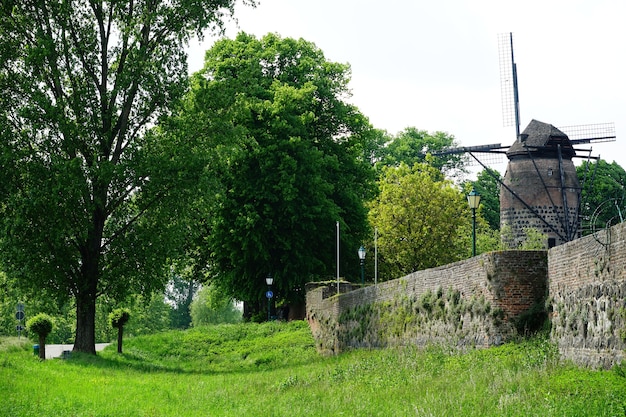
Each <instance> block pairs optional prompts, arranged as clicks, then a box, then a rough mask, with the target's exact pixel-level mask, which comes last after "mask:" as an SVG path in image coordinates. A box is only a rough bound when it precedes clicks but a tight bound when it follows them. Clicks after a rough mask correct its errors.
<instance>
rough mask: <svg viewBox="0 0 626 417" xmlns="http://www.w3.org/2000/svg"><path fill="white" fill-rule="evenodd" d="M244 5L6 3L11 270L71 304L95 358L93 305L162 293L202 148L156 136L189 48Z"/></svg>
mask: <svg viewBox="0 0 626 417" xmlns="http://www.w3.org/2000/svg"><path fill="white" fill-rule="evenodd" d="M233 4H234V0H211V1H209V0H177V1H159V0H155V1H149V2H148V1H137V2H132V1H131V2H125V1H108V2H106V1H90V2H83V1H72V0H68V1H64V2H58V1H53V0H24V1H12V0H5V1H3V3H2V11H1V15H0V56H1V57H2V59H0V109H2V110H1V112H0V135H2V140H1V141H0V146H1V147H2V148H1V149H0V156H1V158H0V163H1V164H2V165H1V166H0V184H2V186H0V191H2V192H3V194H2V195H0V198H1V199H2V200H1V201H0V222H2V230H3V234H2V237H1V239H0V257H1V258H2V259H1V261H2V263H3V267H4V268H5V271H6V272H7V273H8V274H10V275H12V276H15V277H19V278H20V279H19V282H20V283H23V284H24V285H25V286H28V287H30V289H31V290H33V291H36V290H38V289H41V288H45V289H46V290H47V291H50V292H51V293H53V294H54V295H55V296H56V297H58V298H59V299H65V298H67V297H70V296H71V297H74V298H75V302H76V317H77V319H76V340H75V344H74V350H77V351H82V352H88V353H93V354H95V340H94V338H95V330H94V328H95V325H94V322H95V312H96V299H97V298H98V296H99V295H101V294H105V293H106V294H109V295H110V296H111V297H112V298H118V299H119V298H123V297H124V296H125V295H126V294H127V293H129V292H133V291H144V292H149V291H151V290H152V289H157V288H158V289H162V287H163V286H164V284H165V280H166V277H167V274H166V271H165V268H164V264H165V263H166V262H167V261H168V259H170V258H175V257H176V249H177V248H179V247H180V246H181V244H182V241H183V240H184V239H183V238H182V232H181V231H182V230H183V229H185V225H183V224H182V222H183V221H184V220H185V217H184V207H185V204H186V202H187V201H188V200H190V199H192V198H194V196H195V195H196V194H197V191H198V190H197V188H196V187H198V185H197V184H198V183H199V179H198V178H199V176H200V175H201V171H198V170H197V169H196V168H201V166H202V164H195V159H194V158H193V157H192V156H190V155H191V153H192V152H193V149H197V148H198V146H197V144H193V143H191V142H190V141H191V139H192V138H186V142H176V141H175V140H174V139H172V142H171V143H161V142H159V141H158V140H157V139H161V137H160V136H158V135H152V136H150V135H146V132H147V129H148V128H149V127H150V126H152V125H154V123H155V122H157V120H158V119H159V118H160V117H161V116H164V115H166V114H168V113H169V112H170V111H171V109H172V108H173V107H174V105H175V104H176V103H177V101H178V100H179V98H180V97H181V96H182V95H183V94H184V92H185V90H186V86H187V82H188V74H187V65H186V56H185V53H184V45H185V44H186V43H187V41H188V40H189V39H190V37H191V36H192V35H194V34H196V35H201V34H202V32H203V31H204V30H205V29H207V28H209V29H219V28H221V26H222V19H223V18H224V16H225V14H228V13H232V11H233Z"/></svg>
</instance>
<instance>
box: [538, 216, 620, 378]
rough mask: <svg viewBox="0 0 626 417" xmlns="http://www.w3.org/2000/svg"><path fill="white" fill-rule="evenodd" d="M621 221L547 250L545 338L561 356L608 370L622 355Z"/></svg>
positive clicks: (581, 363)
mask: <svg viewBox="0 0 626 417" xmlns="http://www.w3.org/2000/svg"><path fill="white" fill-rule="evenodd" d="M625 268H626V224H624V223H622V224H620V225H617V226H614V227H613V228H611V229H607V230H604V231H601V232H599V233H596V234H595V235H592V236H586V237H583V238H581V239H577V240H575V241H572V242H569V243H567V244H564V245H561V246H557V247H555V248H552V249H550V252H549V257H548V274H549V293H550V297H549V301H550V303H549V304H550V310H551V316H552V333H551V337H552V339H553V340H554V341H556V343H557V344H558V346H559V351H560V352H561V355H562V357H563V358H566V359H571V360H572V361H574V362H575V363H577V364H580V365H585V366H591V367H604V368H608V367H610V366H612V365H613V364H615V363H618V362H621V361H622V359H623V358H624V349H626V344H625V343H624V339H625V337H626V333H625V332H624V321H625V320H624V316H625V312H626V309H625V307H626V304H625V300H626V281H625V279H626V272H625Z"/></svg>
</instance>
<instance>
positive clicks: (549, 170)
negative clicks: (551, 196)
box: [548, 168, 552, 177]
mask: <svg viewBox="0 0 626 417" xmlns="http://www.w3.org/2000/svg"><path fill="white" fill-rule="evenodd" d="M551 176H552V168H548V177H551Z"/></svg>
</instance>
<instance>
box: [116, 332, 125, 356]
mask: <svg viewBox="0 0 626 417" xmlns="http://www.w3.org/2000/svg"><path fill="white" fill-rule="evenodd" d="M123 334H124V326H120V327H118V328H117V353H122V335H123Z"/></svg>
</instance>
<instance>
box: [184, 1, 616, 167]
mask: <svg viewBox="0 0 626 417" xmlns="http://www.w3.org/2000/svg"><path fill="white" fill-rule="evenodd" d="M235 18H236V19H237V20H238V23H237V24H235V23H234V22H229V23H228V25H227V30H226V34H225V36H226V37H228V38H234V37H235V36H236V34H237V33H238V32H240V31H243V32H247V33H249V34H253V35H255V36H257V37H259V38H260V37H262V36H264V35H265V34H267V33H270V32H272V33H277V34H279V35H280V36H282V37H291V38H297V39H298V38H303V39H305V40H307V41H310V42H313V43H314V44H315V45H316V46H317V47H318V48H320V49H321V50H322V51H323V53H324V55H325V57H326V59H327V60H329V61H333V62H341V63H348V64H350V66H351V71H352V79H351V82H350V88H351V90H352V97H351V99H350V101H351V102H352V103H353V104H355V105H356V106H357V107H358V108H359V109H360V111H361V112H362V113H363V114H364V115H365V116H367V117H368V118H369V120H370V122H371V124H372V125H373V126H374V127H375V128H377V129H384V130H386V131H388V132H389V133H391V134H396V133H398V132H400V131H402V130H404V129H405V128H407V127H416V128H418V129H420V130H427V131H429V132H435V131H443V132H447V133H449V134H451V135H454V137H455V138H456V140H457V142H458V143H459V144H460V145H461V146H476V145H484V144H494V143H501V144H502V145H505V146H508V145H511V144H512V143H513V142H514V140H515V128H514V127H513V126H504V125H503V111H502V101H501V91H500V69H499V68H500V62H499V46H498V36H499V35H500V34H503V33H505V34H506V33H509V32H511V33H513V43H514V48H513V49H514V54H515V62H516V65H517V73H518V85H519V101H520V125H521V130H524V128H525V127H526V126H527V125H528V123H529V122H530V121H531V120H532V119H536V120H539V121H542V122H545V123H549V124H552V125H554V126H556V127H562V126H571V125H586V124H595V123H614V126H615V132H616V135H617V140H616V141H615V142H611V143H595V144H591V145H581V146H580V148H582V149H590V148H591V150H592V151H591V155H594V156H600V157H601V158H602V159H605V160H607V161H608V162H613V161H615V162H617V163H618V164H620V165H621V166H622V167H624V168H625V169H626V81H625V74H626V21H625V20H626V2H625V1H623V0H594V1H588V0H567V1H565V0H563V1H562V0H526V1H523V2H521V1H515V2H514V1H509V0H471V1H467V0H438V1H425V0H422V1H409V0H404V1H402V0H386V1H384V2H382V1H371V0H359V1H357V0H334V1H330V0H316V1H304V0H260V2H259V4H258V6H257V7H256V8H252V7H249V6H244V5H242V4H241V3H238V5H237V7H236V10H235ZM214 41H215V38H214V37H210V36H209V37H207V38H205V39H204V40H203V41H202V42H200V41H198V40H194V41H192V42H191V43H190V47H189V69H190V71H191V72H195V71H197V70H199V69H201V68H202V64H203V59H204V51H206V50H207V49H209V48H210V47H211V45H212V43H213V42H214ZM620 135H622V137H620ZM580 155H583V153H580ZM584 155H585V156H586V155H588V152H585V153H584ZM575 161H576V163H579V162H580V161H581V159H576V160H575ZM505 162H506V160H503V163H502V164H499V165H498V164H497V165H495V166H494V168H496V169H499V170H500V171H502V172H503V170H504V168H505V164H504V163H505Z"/></svg>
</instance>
